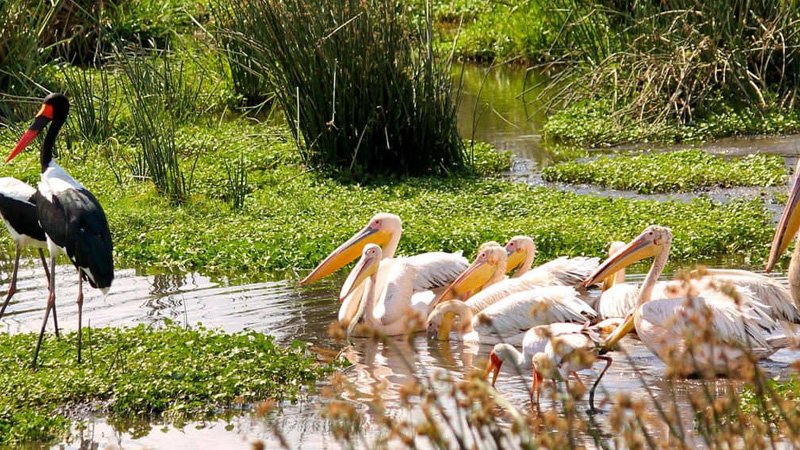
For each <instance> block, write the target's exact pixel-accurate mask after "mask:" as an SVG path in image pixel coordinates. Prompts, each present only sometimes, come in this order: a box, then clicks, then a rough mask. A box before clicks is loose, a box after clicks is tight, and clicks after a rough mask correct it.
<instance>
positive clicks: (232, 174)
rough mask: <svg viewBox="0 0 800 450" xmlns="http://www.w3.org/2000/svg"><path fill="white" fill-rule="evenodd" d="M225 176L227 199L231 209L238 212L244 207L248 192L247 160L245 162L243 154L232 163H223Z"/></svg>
mask: <svg viewBox="0 0 800 450" xmlns="http://www.w3.org/2000/svg"><path fill="white" fill-rule="evenodd" d="M225 174H226V175H227V178H226V181H227V182H228V183H227V186H228V199H229V201H230V203H231V207H233V209H234V210H240V209H242V208H243V207H244V200H245V198H247V194H248V193H249V192H250V189H249V186H248V185H247V160H245V158H244V154H240V155H239V158H237V159H236V161H235V162H233V163H229V162H228V161H227V160H226V161H225Z"/></svg>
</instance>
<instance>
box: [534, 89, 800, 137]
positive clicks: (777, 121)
mask: <svg viewBox="0 0 800 450" xmlns="http://www.w3.org/2000/svg"><path fill="white" fill-rule="evenodd" d="M543 131H544V134H545V136H546V137H547V138H548V139H549V140H551V141H555V142H558V143H562V144H566V145H569V146H587V147H605V146H613V145H620V144H626V143H634V142H674V143H681V142H700V141H707V140H712V139H716V138H721V137H726V136H750V135H769V134H791V133H798V132H800V111H798V110H796V109H786V108H770V109H767V110H764V111H761V110H758V109H757V108H753V107H739V108H735V107H733V106H731V105H727V104H722V103H716V104H715V105H714V107H713V111H712V112H709V113H708V114H707V115H706V116H704V117H702V118H699V119H698V120H696V121H694V122H692V123H689V124H685V125H679V124H673V125H670V124H645V123H642V122H637V121H635V120H630V119H629V118H627V117H625V116H624V115H623V116H621V115H618V114H615V113H614V110H613V106H612V105H611V103H610V102H609V101H608V100H597V101H580V102H577V103H574V104H572V105H570V106H569V107H567V108H565V109H563V110H561V111H558V112H556V113H555V114H553V115H551V116H550V117H548V119H547V123H546V124H545V125H544V129H543Z"/></svg>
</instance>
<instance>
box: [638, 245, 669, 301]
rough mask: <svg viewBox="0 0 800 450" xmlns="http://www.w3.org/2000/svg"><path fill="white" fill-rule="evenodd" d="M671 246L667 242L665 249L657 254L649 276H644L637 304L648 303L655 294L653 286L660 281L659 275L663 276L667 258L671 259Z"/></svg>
mask: <svg viewBox="0 0 800 450" xmlns="http://www.w3.org/2000/svg"><path fill="white" fill-rule="evenodd" d="M669 248H670V244H666V245H665V246H664V248H663V250H661V252H660V253H659V254H658V255H656V257H655V259H653V264H652V265H651V266H650V271H649V272H647V276H646V277H645V278H644V283H642V287H641V290H640V291H639V302H638V303H637V306H642V305H643V304H645V303H647V302H648V301H650V298H651V297H652V296H653V288H655V286H656V283H657V282H658V277H660V276H661V272H663V271H664V267H666V265H667V259H669Z"/></svg>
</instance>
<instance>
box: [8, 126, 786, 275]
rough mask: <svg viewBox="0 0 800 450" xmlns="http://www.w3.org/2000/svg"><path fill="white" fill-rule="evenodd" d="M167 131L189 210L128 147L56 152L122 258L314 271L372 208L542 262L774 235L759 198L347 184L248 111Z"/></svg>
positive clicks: (482, 182) (465, 244)
mask: <svg viewBox="0 0 800 450" xmlns="http://www.w3.org/2000/svg"><path fill="white" fill-rule="evenodd" d="M176 140H177V142H178V143H179V146H180V147H181V148H183V149H185V150H183V152H185V153H186V154H188V155H190V157H197V158H198V160H197V166H196V169H195V174H194V181H193V188H192V196H191V197H190V198H189V199H188V201H187V203H186V204H185V206H176V205H173V204H170V202H169V201H168V200H166V199H163V198H160V197H159V196H158V195H157V194H156V192H155V189H154V188H153V186H152V185H151V184H150V183H149V182H142V181H137V180H136V179H132V178H131V177H130V175H128V174H125V173H122V174H121V175H120V180H121V183H122V184H121V185H120V184H119V183H118V182H117V181H116V180H117V178H116V177H115V175H114V172H113V171H112V170H111V166H110V165H109V161H115V160H117V161H118V160H121V159H123V158H124V157H126V156H125V155H130V154H131V153H132V152H133V150H132V149H130V148H128V147H125V146H116V145H115V144H112V143H109V144H107V145H101V146H96V145H94V144H88V143H81V144H80V145H78V144H76V145H74V146H73V148H71V149H67V150H66V151H63V152H62V154H61V158H60V160H59V162H60V163H61V164H62V165H63V166H64V167H65V168H66V169H67V170H69V171H70V172H71V173H72V174H73V175H74V176H75V177H76V178H77V179H79V180H81V181H82V182H83V183H84V184H85V185H86V186H87V187H89V188H90V189H91V190H92V191H93V192H95V194H96V195H97V196H98V198H99V199H100V201H101V202H102V203H103V205H104V208H105V210H106V212H107V214H108V216H109V220H110V222H111V230H112V233H113V234H114V239H115V251H116V252H117V258H118V264H126V265H131V264H133V265H146V266H148V267H158V266H161V267H170V268H182V269H201V270H203V271H204V272H207V273H211V272H220V271H224V272H231V271H235V272H248V273H250V274H253V273H256V272H259V271H267V270H273V269H302V268H310V267H312V266H314V265H315V264H316V263H317V262H319V261H320V260H321V259H322V258H323V257H324V256H325V255H326V254H327V253H328V252H329V251H331V250H332V249H333V248H334V247H336V246H337V245H338V244H339V243H341V242H343V241H344V240H345V239H346V238H348V237H349V236H350V235H351V234H352V233H353V232H355V231H356V230H357V229H358V228H360V227H361V226H363V224H365V223H366V222H367V220H368V219H369V217H370V216H371V215H373V214H375V213H376V212H380V211H388V212H393V213H396V214H398V215H400V217H402V218H403V220H404V229H405V232H404V235H403V238H402V240H401V241H400V251H401V253H404V254H414V253H418V252H423V251H433V250H452V251H455V250H464V251H466V252H467V253H470V252H472V251H474V249H476V248H477V247H478V245H480V244H481V243H482V242H484V241H487V240H498V241H503V240H505V239H507V238H509V237H510V236H513V235H516V234H521V233H525V234H530V235H532V236H534V238H535V240H536V243H537V245H538V247H539V254H540V255H541V258H542V259H543V260H544V259H547V258H551V257H553V256H556V255H562V254H570V255H578V254H586V255H600V254H601V253H602V252H603V249H604V247H605V246H606V245H607V243H608V242H609V241H610V240H613V239H629V238H630V237H631V236H634V235H636V234H638V233H639V232H640V231H641V229H642V228H644V227H645V226H646V225H649V224H651V223H660V224H662V225H667V226H671V227H672V228H673V229H674V231H675V235H676V237H675V246H674V254H675V257H676V258H678V259H681V258H684V259H685V258H701V257H713V256H720V255H736V254H738V255H747V256H752V257H754V258H755V259H759V258H762V257H763V256H764V255H766V247H767V246H768V244H769V242H770V239H771V223H770V219H771V216H770V214H769V213H767V212H766V210H765V209H764V207H763V205H762V204H761V203H760V202H758V201H752V202H741V201H736V202H732V203H730V204H727V205H720V204H717V203H715V202H713V201H711V200H708V199H703V198H700V199H697V200H694V201H691V202H666V203H661V202H657V201H637V200H629V199H612V198H601V197H594V196H586V195H577V194H572V193H568V192H560V191H558V190H555V189H550V188H541V187H540V188H535V187H530V186H526V185H524V184H516V183H509V182H508V181H506V180H503V179H492V178H486V177H480V176H458V177H456V176H453V177H448V178H425V177H423V178H418V179H411V180H403V181H393V180H386V181H383V182H375V183H372V184H367V185H362V184H342V183H339V182H336V181H333V180H330V179H328V178H326V177H324V176H321V175H319V174H317V173H314V172H309V171H308V169H307V168H306V167H305V166H303V165H302V163H301V161H300V159H299V157H298V156H297V155H296V153H294V152H293V148H294V147H293V146H294V142H293V140H292V139H291V136H290V135H289V134H288V132H287V131H286V130H285V129H284V128H271V127H269V126H266V125H258V124H251V123H249V122H247V121H243V120H236V121H232V122H227V123H224V124H223V125H222V126H221V127H218V126H217V125H215V124H208V123H201V124H197V125H185V126H182V127H181V128H179V129H178V132H177V136H176ZM5 142H7V143H4V144H2V146H3V147H7V146H8V145H10V140H7V141H5ZM201 149H202V150H201ZM243 149H246V151H245V153H244V162H243V163H244V164H245V166H246V168H247V171H248V178H247V181H248V185H249V193H248V194H247V196H246V197H245V199H244V204H243V209H242V210H239V211H235V212H234V211H233V210H232V209H231V207H230V206H229V197H228V196H229V195H230V193H229V192H228V189H227V185H228V183H227V172H226V170H225V161H229V162H233V161H236V160H237V159H238V158H239V156H240V154H241V152H242V150H243ZM475 150H476V155H477V156H476V159H477V160H482V159H487V160H492V159H493V158H496V156H493V157H492V159H489V158H487V156H480V154H481V152H483V151H488V152H489V153H486V155H492V153H491V150H489V149H487V148H486V147H485V146H476V147H475ZM103 155H105V156H103ZM506 161H507V160H506ZM490 165H491V166H492V167H501V166H502V164H500V163H499V162H498V163H491V164H490ZM117 169H118V170H119V167H117ZM6 173H7V174H9V175H13V176H17V177H20V178H22V179H24V180H26V181H28V182H30V183H35V182H36V181H37V179H38V158H36V157H35V156H34V155H31V154H28V155H27V156H25V155H23V156H20V157H18V158H17V159H16V160H15V161H14V164H13V165H12V166H9V167H8V169H7V172H6ZM299 218H301V219H299ZM233 230H235V232H233Z"/></svg>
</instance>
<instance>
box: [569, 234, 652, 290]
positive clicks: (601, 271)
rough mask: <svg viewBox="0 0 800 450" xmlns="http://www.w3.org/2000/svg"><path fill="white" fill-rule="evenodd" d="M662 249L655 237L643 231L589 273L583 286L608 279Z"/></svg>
mask: <svg viewBox="0 0 800 450" xmlns="http://www.w3.org/2000/svg"><path fill="white" fill-rule="evenodd" d="M662 249H663V247H661V246H660V245H658V244H656V243H655V242H654V241H653V239H650V237H649V236H648V235H647V233H646V232H645V233H642V234H640V235H639V237H637V238H636V239H634V240H633V241H631V242H630V244H628V245H626V246H625V247H624V248H622V249H621V250H619V251H618V252H617V253H615V254H614V256H611V257H609V258H608V259H606V260H605V261H603V263H602V264H600V267H598V268H597V270H595V271H594V273H593V274H591V275H589V278H587V279H585V280H583V287H589V286H591V285H593V284H597V282H598V281H602V280H605V279H607V278H608V277H609V276H611V275H614V274H615V273H616V272H617V271H618V270H620V269H624V268H625V267H628V266H630V265H631V264H633V263H635V262H638V261H641V260H643V259H645V258H649V257H652V256H656V255H658V254H659V253H661V251H662Z"/></svg>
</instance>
